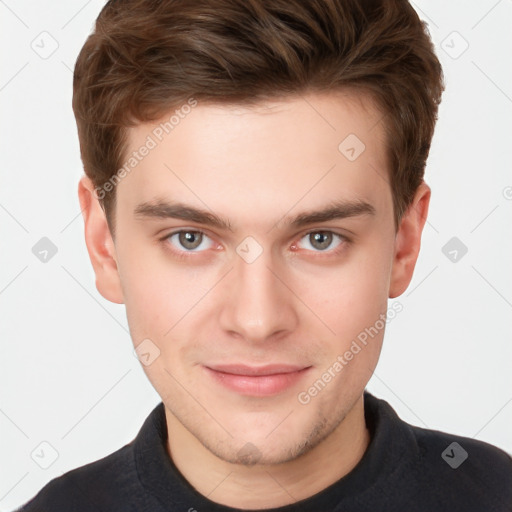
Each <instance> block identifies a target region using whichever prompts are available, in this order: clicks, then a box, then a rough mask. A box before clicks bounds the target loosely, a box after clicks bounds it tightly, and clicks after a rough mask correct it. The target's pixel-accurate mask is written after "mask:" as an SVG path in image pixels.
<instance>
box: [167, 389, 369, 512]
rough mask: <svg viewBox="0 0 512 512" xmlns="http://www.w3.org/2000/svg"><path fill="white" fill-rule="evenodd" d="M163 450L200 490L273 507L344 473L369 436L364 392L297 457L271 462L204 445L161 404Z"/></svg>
mask: <svg viewBox="0 0 512 512" xmlns="http://www.w3.org/2000/svg"><path fill="white" fill-rule="evenodd" d="M166 419H167V428H168V434H169V436H168V444H167V450H168V453H169V455H170V456H171V458H172V460H173V462H174V464H175V466H176V467H177V468H178V470H179V471H180V473H181V474H182V475H183V476H184V477H185V479H186V480H187V481H188V482H189V483H190V484H191V485H192V486H193V487H194V488H195V489H196V490H197V491H198V492H199V493H201V494H202V495H203V496H205V497H207V498H208V499H210V500H212V501H214V502H216V503H220V504H222V505H226V506H229V507H233V508H246V509H265V508H276V507H281V506H285V505H289V504H291V503H295V502H297V501H301V500H303V499H306V498H309V497H310V496H313V495H314V494H317V493H318V492H320V491H322V490H323V489H325V488H326V487H328V486H329V485H331V484H333V483H335V482H336V481H338V480H339V479H340V478H342V477H343V476H345V475H346V474H348V473H349V472H350V471H351V470H352V469H353V468H354V467H355V466H356V465H357V463H358V462H359V461H360V460H361V458H362V457H363V455H364V453H365V451H366V448H367V447H368V444H369V442H370V434H369V432H368V429H367V427H366V424H365V419H364V401H363V396H361V397H360V399H359V400H358V401H357V402H356V404H355V405H354V407H353V408H352V409H351V410H350V412H349V413H348V414H347V415H346V416H345V418H344V419H343V421H342V422H341V423H340V424H339V425H338V426H337V427H336V429H335V430H334V431H333V432H332V433H331V434H330V435H329V436H328V437H326V438H325V439H324V440H322V442H320V443H319V444H318V445H316V446H315V447H314V448H313V449H311V450H310V451H308V452H307V453H305V454H303V455H301V456H300V457H298V458H296V459H294V460H291V461H288V462H285V463H281V464H275V465H262V464H256V465H254V466H243V465H238V464H232V463H229V462H226V461H224V460H221V459H219V458H218V457H216V456H215V455H214V454H212V453H211V452H210V451H209V450H207V449H206V448H205V447H204V446H203V445H202V444H201V443H200V442H199V441H198V439H197V438H196V437H195V436H193V435H192V434H191V433H190V432H189V431H188V430H186V429H185V428H184V427H183V425H182V424H181V423H180V422H179V421H178V420H177V419H176V417H175V416H174V415H172V413H171V412H170V411H169V410H168V409H167V408H166Z"/></svg>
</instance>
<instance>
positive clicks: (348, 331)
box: [303, 238, 392, 345]
mask: <svg viewBox="0 0 512 512" xmlns="http://www.w3.org/2000/svg"><path fill="white" fill-rule="evenodd" d="M391 255H392V246H391V244H390V242H389V241H388V240H387V239H384V238H383V239H381V240H380V242H379V241H375V242H374V243H372V244H371V245H370V244H367V245H365V246H362V245H361V246H359V247H358V248H355V247H354V250H352V251H351V253H350V255H349V257H348V258H347V259H346V261H345V262H344V263H342V264H340V265H339V266H338V267H333V268H331V269H323V270H322V272H321V273H319V274H317V275H316V276H315V279H313V280H312V281H311V282H313V283H315V286H314V287H311V286H310V288H309V292H307V291H306V289H304V291H303V293H307V294H308V295H307V296H309V300H310V302H309V303H310V304H314V309H315V311H316V312H317V313H318V316H319V317H320V318H322V320H323V321H324V322H325V324H327V325H328V326H329V327H330V330H331V331H334V333H336V334H333V336H334V338H335V339H336V342H337V343H338V344H339V343H342V344H343V345H345V344H346V343H350V340H352V339H353V338H355V337H357V335H358V334H359V333H360V332H361V331H363V330H364V329H365V328H367V327H370V326H371V325H373V324H374V323H375V322H376V321H377V320H378V319H379V316H380V315H381V314H382V313H385V312H386V309H387V299H388V290H389V279H390V273H391V262H392V259H391ZM305 296H306V295H305ZM305 302H307V301H305Z"/></svg>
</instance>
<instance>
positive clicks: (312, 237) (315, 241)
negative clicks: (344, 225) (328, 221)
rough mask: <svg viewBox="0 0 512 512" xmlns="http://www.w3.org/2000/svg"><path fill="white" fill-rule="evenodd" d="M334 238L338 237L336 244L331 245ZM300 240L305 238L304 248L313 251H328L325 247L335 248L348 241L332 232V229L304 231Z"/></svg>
mask: <svg viewBox="0 0 512 512" xmlns="http://www.w3.org/2000/svg"><path fill="white" fill-rule="evenodd" d="M336 239H338V242H337V243H336V245H334V246H332V244H333V241H336ZM301 240H306V247H305V249H307V250H313V251H314V252H329V251H327V249H336V248H338V247H339V246H340V245H342V243H343V242H348V239H347V238H346V237H344V236H343V235H340V234H338V233H333V232H332V231H310V232H309V233H306V234H305V235H304V236H303V237H302V238H301ZM299 243H300V242H299ZM297 245H298V244H297ZM308 245H309V247H308Z"/></svg>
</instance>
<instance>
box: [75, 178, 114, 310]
mask: <svg viewBox="0 0 512 512" xmlns="http://www.w3.org/2000/svg"><path fill="white" fill-rule="evenodd" d="M78 199H79V201H80V207H81V210H82V217H83V219H84V231H85V243H86V245H87V252H88V253H89V258H90V260H91V263H92V266H93V269H94V273H95V274H96V288H97V289H98V291H99V292H100V293H101V295H102V296H103V297H105V299H107V300H109V301H110V302H114V303H116V304H123V303H124V299H123V293H122V288H121V281H120V278H119V271H118V267H117V262H116V253H115V246H114V241H113V239H112V236H111V234H110V230H109V227H108V223H107V219H106V216H105V212H104V211H103V208H102V207H101V205H100V202H99V200H98V198H97V197H96V195H95V193H94V185H93V183H92V181H91V180H90V179H89V178H88V177H87V176H83V177H82V178H81V179H80V182H79V184H78Z"/></svg>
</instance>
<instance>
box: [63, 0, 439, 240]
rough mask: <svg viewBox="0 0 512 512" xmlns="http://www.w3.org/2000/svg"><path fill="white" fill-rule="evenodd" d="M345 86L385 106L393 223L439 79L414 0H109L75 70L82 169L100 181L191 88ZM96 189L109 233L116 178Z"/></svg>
mask: <svg viewBox="0 0 512 512" xmlns="http://www.w3.org/2000/svg"><path fill="white" fill-rule="evenodd" d="M342 88H352V89H353V88H356V89H357V90H360V91H361V92H367V93H370V94H371V96H372V98H373V99H374V100H376V102H377V105H378V106H379V109H380V110H381V111H382V113H383V115H384V116H385V117H384V120H383V123H384V127H385V130H386V135H387V145H388V148H387V150H388V163H389V179H390V185H391V189H392V194H393V209H394V217H395V228H398V225H399V222H400V219H401V218H402V215H403V213H404V212H405V211H406V210H407V208H408V206H409V205H410V203H411V201H412V199H413V197H414V193H415V192H416V189H417V188H418V186H419V185H420V184H421V181H422V179H423V174H424V168H425V163H426V159H427V156H428V152H429V149H430V144H431V140H432V136H433V132H434V126H435V123H436V120H437V110H438V105H439V102H440V100H441V94H442V91H443V90H444V82H443V73H442V69H441V65H440V63H439V61H438V59H437V57H436V55H435V53H434V49H433V45H432V42H431V39H430V37H429V34H428V30H427V28H426V25H425V24H424V22H422V21H421V20H420V19H419V17H418V15H417V14H416V12H415V11H414V9H413V8H412V7H411V5H410V4H409V2H408V1H407V0H161V1H158V0H110V1H109V2H107V4H106V5H105V6H104V8H103V9H102V11H101V13H100V15H99V16H98V19H97V20H96V25H95V29H94V31H93V33H92V34H91V35H90V36H89V38H88V39H87V41H86V43H85V44H84V46H83V48H82V50H81V52H80V54H79V56H78V59H77V62H76V66H75V72H74V80H73V110H74V113H75V117H76V121H77V126H78V135H79V139H80V151H81V156H82V161H83V164H84V169H85V172H86V174H87V175H88V176H89V178H91V180H92V182H93V183H94V185H95V187H101V186H102V184H104V183H105V182H107V181H108V180H109V179H111V178H112V176H113V175H115V174H116V172H117V171H118V170H119V169H120V167H121V166H122V165H123V157H124V155H125V153H126V128H127V127H129V126H134V125H136V124H137V123H139V122H146V121H153V120H156V119H158V118H159V117H160V116H163V115H164V114H165V113H166V112H169V111H170V110H171V109H172V108H173V107H176V106H179V105H181V104H184V103H186V102H187V100H189V99H190V98H191V97H193V98H195V100H198V101H205V102H210V103H212V102H213V103H238V104H241V105H244V104H246V105H248V104H256V103H257V102H259V101H264V100H267V99H273V98H276V97H282V96H285V95H293V94H303V93H306V92H327V91H331V90H339V89H342ZM340 142H341V141H340ZM99 199H100V203H101V205H102V207H103V208H104V210H105V213H106V217H107V220H108V221H109V226H110V230H111V232H112V234H113V228H114V218H113V213H114V209H115V189H114V190H112V191H110V192H109V193H108V194H104V197H101V198H99Z"/></svg>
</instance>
